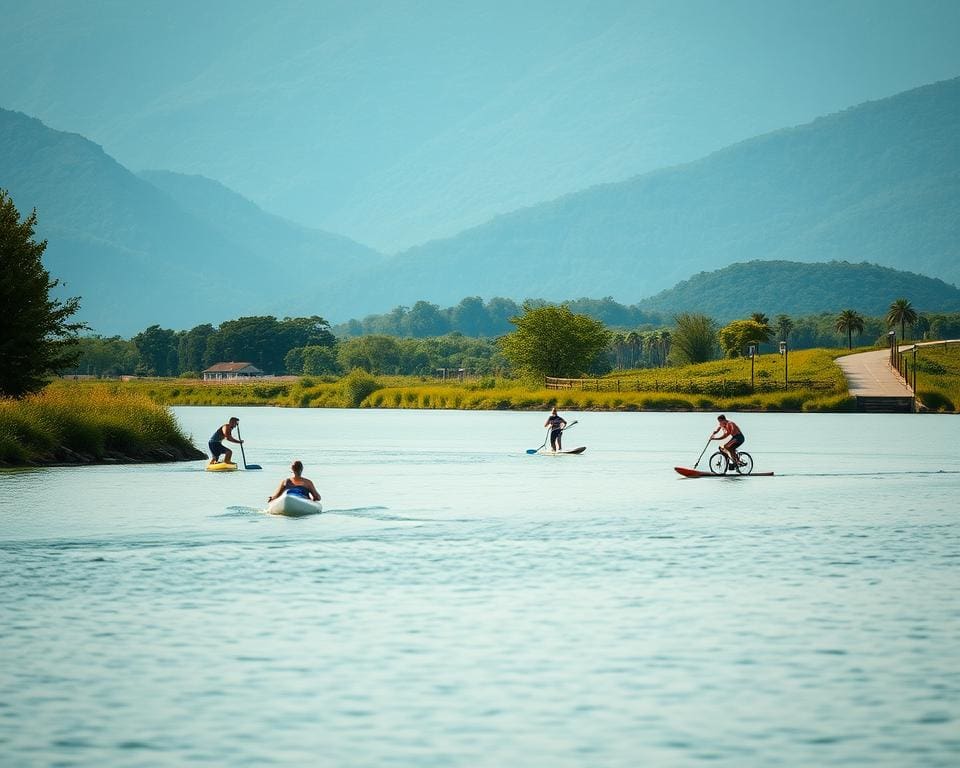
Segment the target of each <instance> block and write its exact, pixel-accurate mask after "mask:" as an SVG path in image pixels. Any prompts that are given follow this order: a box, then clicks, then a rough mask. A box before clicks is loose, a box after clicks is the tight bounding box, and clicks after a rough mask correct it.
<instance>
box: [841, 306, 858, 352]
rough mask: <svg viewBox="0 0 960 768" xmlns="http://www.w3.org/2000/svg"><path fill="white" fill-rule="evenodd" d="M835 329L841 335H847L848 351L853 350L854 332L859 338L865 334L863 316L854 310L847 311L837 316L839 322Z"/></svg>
mask: <svg viewBox="0 0 960 768" xmlns="http://www.w3.org/2000/svg"><path fill="white" fill-rule="evenodd" d="M834 327H835V328H836V329H837V330H838V331H839V332H840V333H845V334H847V349H853V334H854V331H856V333H857V335H858V336H859V335H860V334H861V333H863V315H861V314H860V313H859V312H857V311H856V310H854V309H845V310H843V312H841V313H840V314H839V315H837V322H836V325H835V326H834Z"/></svg>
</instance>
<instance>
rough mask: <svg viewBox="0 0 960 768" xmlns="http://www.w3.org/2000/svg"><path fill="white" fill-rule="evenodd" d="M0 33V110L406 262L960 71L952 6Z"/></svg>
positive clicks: (98, 6)
mask: <svg viewBox="0 0 960 768" xmlns="http://www.w3.org/2000/svg"><path fill="white" fill-rule="evenodd" d="M0 19H2V22H0V50H2V51H3V55H2V56H0V107H3V108H6V109H9V110H14V111H21V112H23V113H25V114H28V115H31V116H33V117H37V118H39V119H40V120H42V121H43V122H44V123H45V124H46V125H48V126H50V127H52V128H54V129H57V130H61V131H68V132H77V133H80V134H81V135H83V136H85V137H86V138H88V139H90V140H91V141H93V142H94V143H96V144H98V145H100V146H102V147H103V149H104V151H105V152H106V153H107V154H108V155H109V156H110V157H113V158H115V159H116V160H117V161H118V162H119V163H121V164H122V165H123V166H124V167H126V168H129V169H131V170H133V171H140V170H141V169H144V168H162V169H166V170H169V171H175V172H179V173H183V174H187V175H203V176H205V177H207V178H211V179H216V180H217V181H219V182H221V183H222V184H224V185H226V186H227V187H228V188H230V189H233V190H236V191H237V192H239V193H240V194H242V195H243V196H244V197H246V198H247V199H249V200H251V201H253V202H255V203H256V204H257V205H259V206H260V207H261V208H263V209H264V210H267V211H270V212H272V213H275V214H279V215H281V216H283V217H285V218H287V219H289V220H292V221H298V222H300V223H302V224H306V225H310V226H312V227H315V228H320V229H324V230H327V231H331V232H337V233H340V234H342V235H345V236H348V237H350V238H352V239H353V240H356V241H358V242H362V243H365V244H367V245H369V246H372V247H374V248H376V249H378V250H381V251H384V252H389V253H394V252H396V251H398V250H401V249H404V248H407V247H409V246H413V245H420V244H423V243H425V242H427V241H428V240H431V239H436V238H438V237H449V236H453V235H456V234H458V233H459V232H461V231H463V230H464V229H466V228H468V227H471V226H474V225H479V224H482V223H484V222H485V221H487V220H489V219H490V218H491V217H493V216H494V215H496V214H508V213H510V212H512V211H514V210H516V209H518V208H521V207H524V206H530V205H534V204H538V203H542V202H544V201H547V200H551V199H554V198H557V197H560V196H562V195H565V194H569V193H576V192H580V191H582V190H584V189H586V188H588V187H590V186H593V185H596V184H600V183H607V182H614V181H623V180H626V179H629V178H632V177H635V176H637V175H638V174H642V173H646V172H649V171H653V170H657V169H661V168H665V167H669V166H673V165H676V164H679V163H684V162H690V161H694V160H697V159H698V158H701V157H703V156H705V155H707V154H709V153H710V152H712V151H715V150H718V149H721V148H723V147H725V146H728V145H730V144H733V143H735V142H737V141H741V140H744V139H748V138H750V137H752V136H757V135H760V134H763V133H766V132H769V131H772V130H776V129H779V128H783V127H787V126H793V125H798V124H802V123H805V122H808V121H810V120H812V119H814V118H816V117H818V116H820V115H825V114H830V113H833V112H836V111H837V110H840V109H843V108H845V107H848V106H850V105H853V104H859V103H862V102H865V101H867V100H871V99H879V98H883V97H886V96H890V95H892V94H895V93H898V92H901V91H905V90H908V89H910V88H914V87H916V86H919V85H923V84H925V83H931V82H935V81H939V80H943V79H947V78H951V77H955V76H957V75H958V74H960V46H958V45H957V40H958V38H960V3H957V2H954V1H953V0H924V1H923V2H921V3H917V2H915V0H883V1H882V2H878V1H877V0H843V2H836V0H777V2H769V1H768V0H724V2H717V1H716V0H595V1H593V2H581V0H526V1H525V2H521V3H517V2H512V1H510V0H484V2H473V3H456V2H453V3H451V2H443V1H442V0H317V2H306V3H305V2H287V1H284V2H278V3H263V2H259V0H205V1H204V2H200V3H198V2H192V1H191V2H187V0H168V1H167V2H162V3H160V2H126V1H125V0H99V1H98V2H96V3H82V2H75V0H42V2H22V1H20V0H0ZM570 236H571V237H576V235H575V234H571V235H570ZM855 258H859V256H856V257H855Z"/></svg>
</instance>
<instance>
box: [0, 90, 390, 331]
mask: <svg viewBox="0 0 960 768" xmlns="http://www.w3.org/2000/svg"><path fill="white" fill-rule="evenodd" d="M0 187H2V188H4V189H6V190H7V191H8V192H9V193H10V195H11V197H12V198H13V201H14V204H15V205H16V206H17V208H18V210H20V212H21V214H22V215H23V216H27V215H28V214H29V213H30V211H31V210H32V209H34V208H36V210H37V216H38V229H37V235H38V237H40V238H46V239H47V240H48V247H47V250H46V253H45V255H44V264H45V266H46V267H47V269H48V270H49V271H50V272H51V274H52V275H53V277H55V278H58V279H60V280H61V281H62V282H63V283H64V284H65V285H64V286H63V291H62V293H63V294H64V295H70V296H74V295H79V296H81V297H82V303H81V310H80V313H79V315H78V317H79V319H81V320H84V321H86V322H88V323H90V325H91V327H92V328H93V330H95V331H97V332H100V333H105V334H112V333H120V334H128V333H133V332H135V331H137V330H139V329H142V328H144V327H146V326H149V325H152V324H154V323H159V324H161V325H165V326H167V327H173V328H189V327H191V326H193V325H196V324H198V323H205V322H213V323H217V322H220V321H221V320H223V319H226V318H230V317H237V316H241V315H248V314H256V313H271V314H281V315H283V314H304V315H309V314H314V313H316V314H319V313H320V312H321V311H322V307H321V306H319V305H318V304H317V303H313V302H312V301H311V299H313V298H314V297H315V296H316V294H317V292H318V291H319V289H320V287H321V286H324V285H326V284H327V282H328V281H329V280H331V279H334V278H336V277H339V276H341V275H343V274H346V273H347V272H349V271H350V270H352V269H354V268H355V267H356V266H357V265H359V264H365V263H368V262H369V261H371V260H373V259H375V258H377V254H375V253H374V252H373V251H371V250H370V249H368V248H365V247H363V246H361V245H359V244H357V243H353V242H351V241H349V240H347V239H346V238H341V237H337V236H334V235H329V234H327V233H324V232H320V231H318V230H308V229H306V228H304V227H300V226H298V225H294V224H291V223H289V222H285V221H284V220H282V219H279V218H277V217H275V216H269V215H267V214H265V213H264V212H263V211H261V210H260V209H258V208H257V207H256V206H254V205H252V204H250V203H248V202H246V201H244V200H243V199H242V198H240V197H239V196H237V195H235V194H233V193H231V192H230V191H229V190H227V189H225V188H223V187H222V186H220V185H218V184H215V183H213V182H210V181H209V180H205V179H201V178H199V177H177V176H175V175H172V174H156V173H154V174H146V175H145V176H144V177H138V176H136V175H135V174H133V173H131V172H130V171H129V170H127V169H126V168H124V167H123V166H121V165H120V164H119V163H117V162H116V161H115V160H114V159H113V158H111V157H110V156H109V155H107V154H106V153H104V151H103V150H102V149H101V148H100V147H99V146H97V145H96V144H94V143H92V142H90V141H88V140H87V139H85V138H83V137H82V136H79V135H77V134H71V133H63V132H60V131H54V130H52V129H50V128H48V127H47V126H45V125H43V124H42V123H41V122H40V121H38V120H36V119H33V118H30V117H28V116H26V115H23V114H21V113H18V112H11V111H8V110H2V109H0ZM285 280H289V281H291V282H292V284H293V286H294V288H295V290H292V291H284V289H283V287H282V286H283V282H284V281H285ZM271 284H273V285H275V286H276V287H275V288H271ZM291 293H292V295H293V298H292V299H291V296H290V294H291Z"/></svg>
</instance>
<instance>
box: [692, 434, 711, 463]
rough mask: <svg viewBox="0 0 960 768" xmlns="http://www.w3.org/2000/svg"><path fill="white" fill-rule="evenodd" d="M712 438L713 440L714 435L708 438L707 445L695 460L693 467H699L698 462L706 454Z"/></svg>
mask: <svg viewBox="0 0 960 768" xmlns="http://www.w3.org/2000/svg"><path fill="white" fill-rule="evenodd" d="M711 440H713V437H712V436H711V437H708V438H707V444H706V445H705V446H703V450H702V451H700V455H699V456H698V457H697V460H696V461H695V462H693V468H694V469H696V468H697V464H699V463H700V459H702V458H703V454H705V453H706V452H707V448H709V447H710V441H711Z"/></svg>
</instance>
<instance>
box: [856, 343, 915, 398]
mask: <svg viewBox="0 0 960 768" xmlns="http://www.w3.org/2000/svg"><path fill="white" fill-rule="evenodd" d="M837 365H839V366H840V369H841V370H842V371H843V375H844V376H845V377H846V379H847V386H848V387H849V389H850V394H851V395H856V396H857V397H909V396H911V395H912V394H913V391H912V390H911V389H910V387H908V386H907V385H906V384H905V383H904V381H903V379H901V378H900V377H899V376H898V375H897V374H896V372H895V371H894V370H893V368H891V367H890V350H889V349H878V350H877V351H876V352H859V353H857V354H855V355H845V356H844V357H838V358H837Z"/></svg>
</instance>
